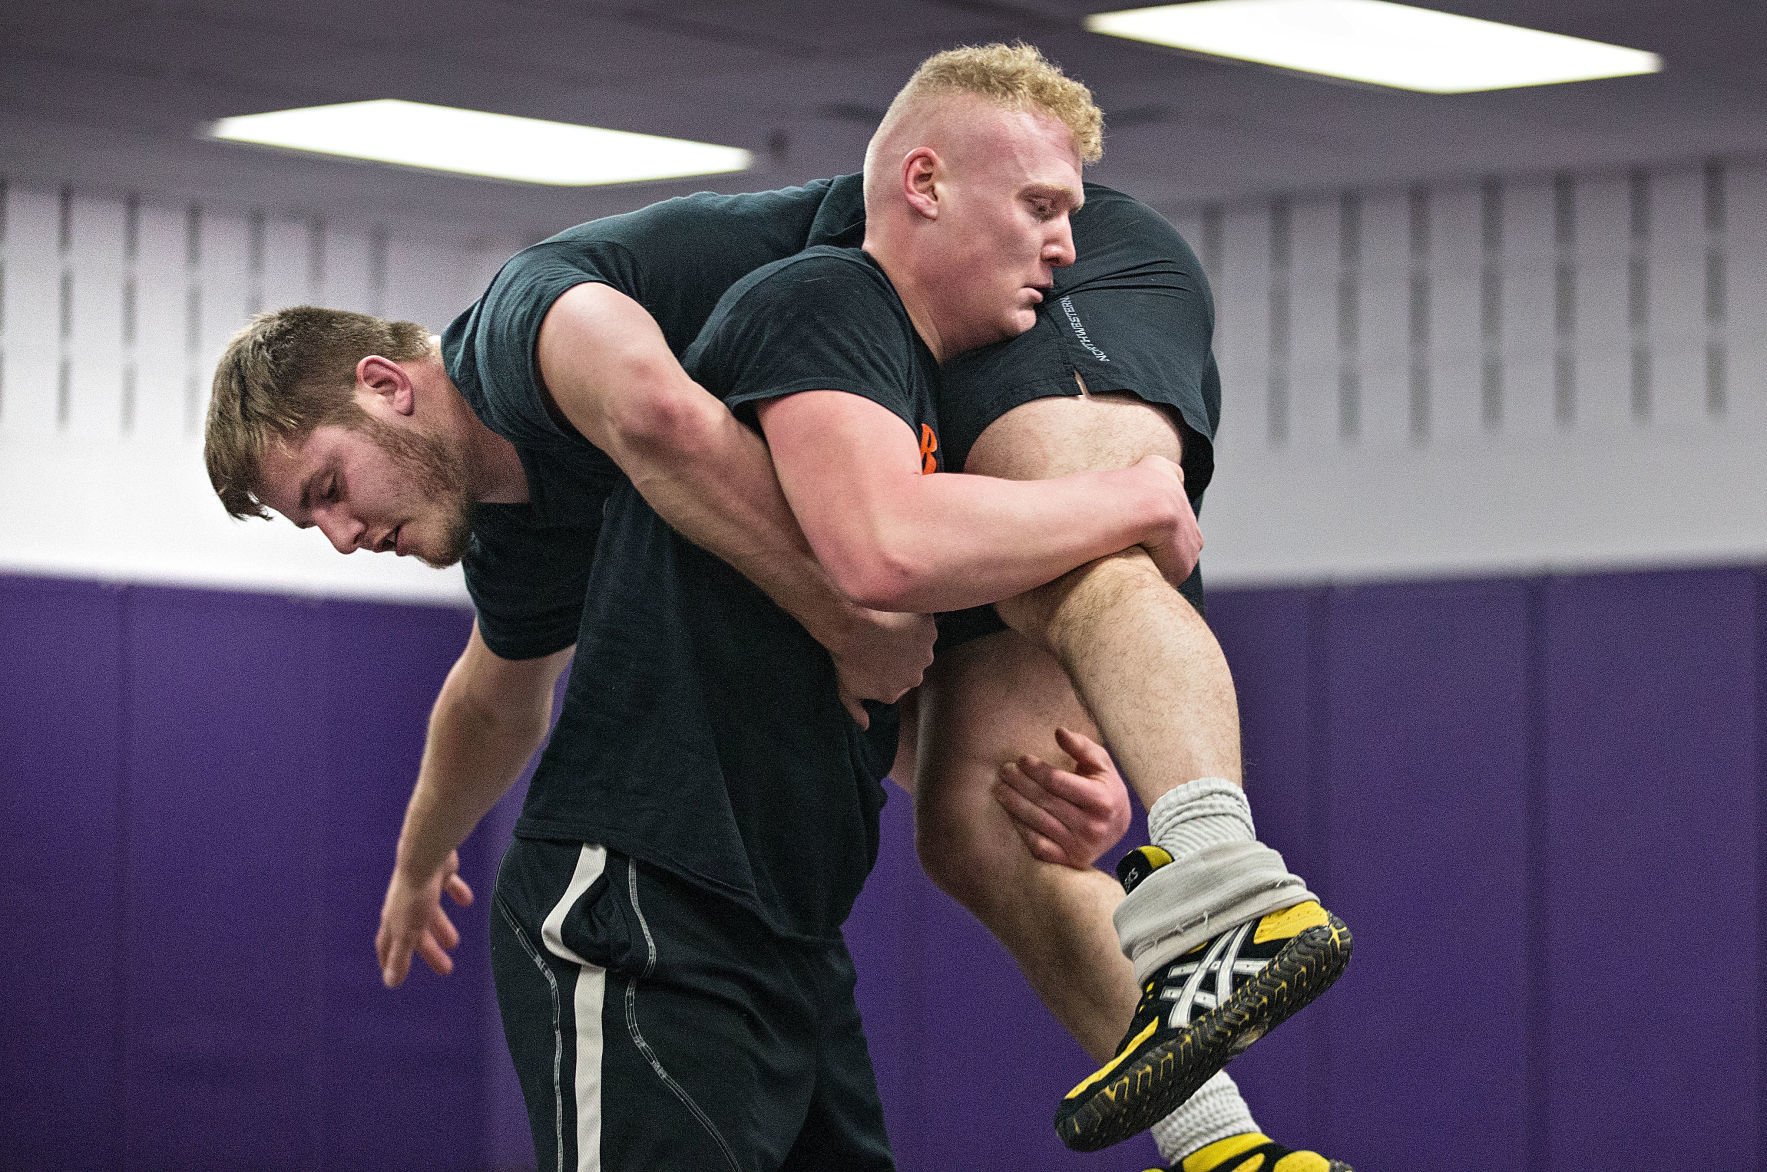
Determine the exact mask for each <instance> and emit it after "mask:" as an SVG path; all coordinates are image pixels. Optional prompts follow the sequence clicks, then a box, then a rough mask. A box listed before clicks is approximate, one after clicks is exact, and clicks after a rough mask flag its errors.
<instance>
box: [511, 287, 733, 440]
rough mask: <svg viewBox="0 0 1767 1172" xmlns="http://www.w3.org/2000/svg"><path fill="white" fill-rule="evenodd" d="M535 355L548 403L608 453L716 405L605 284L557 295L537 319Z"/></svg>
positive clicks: (637, 308) (637, 311)
mask: <svg viewBox="0 0 1767 1172" xmlns="http://www.w3.org/2000/svg"><path fill="white" fill-rule="evenodd" d="M536 357H537V359H538V361H539V365H540V376H541V378H542V379H543V380H544V382H545V385H546V391H547V394H548V395H550V397H551V399H552V404H553V406H554V407H555V408H557V410H558V411H559V413H560V414H562V415H563V416H564V417H565V418H566V419H568V420H569V421H570V423H571V425H572V426H573V427H575V428H576V429H577V431H578V432H580V433H581V434H582V435H583V437H584V438H585V439H587V440H589V442H591V443H593V444H595V445H596V446H597V447H599V448H602V449H603V450H604V451H607V452H609V453H610V454H614V453H615V452H616V450H617V449H618V448H619V447H620V446H621V445H622V443H623V442H624V441H625V440H626V439H627V438H628V437H631V436H633V435H642V434H650V433H652V432H666V431H667V430H668V429H669V427H670V426H671V423H670V420H671V418H672V415H673V414H674V413H677V412H679V411H682V410H692V411H697V410H704V409H706V408H708V407H710V406H712V405H713V404H714V403H715V400H713V399H711V397H710V396H709V395H707V394H706V393H705V391H703V390H702V389H700V387H699V385H698V384H697V383H695V382H694V381H693V380H692V379H690V378H688V377H687V373H686V372H685V371H683V370H682V369H681V364H680V362H678V361H676V358H675V355H674V353H673V352H671V351H670V349H669V343H668V341H667V340H666V339H665V338H664V337H663V332H662V330H661V329H660V328H659V327H658V326H657V324H656V321H655V320H654V319H652V318H651V316H650V314H649V312H647V311H646V310H645V308H644V307H643V306H642V305H640V304H638V302H636V301H634V300H632V298H630V297H628V296H626V295H625V294H624V293H621V292H620V291H619V290H618V289H615V288H613V287H612V286H609V285H603V284H598V283H593V282H591V283H585V284H582V285H577V286H574V287H573V288H571V289H569V290H567V291H566V292H565V293H564V294H562V295H561V296H560V297H559V298H558V300H557V301H555V302H554V303H553V305H552V308H551V309H550V310H548V311H547V314H546V318H545V320H544V321H542V322H541V324H540V339H539V343H538V346H537V353H536Z"/></svg>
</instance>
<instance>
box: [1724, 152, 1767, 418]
mask: <svg viewBox="0 0 1767 1172" xmlns="http://www.w3.org/2000/svg"><path fill="white" fill-rule="evenodd" d="M1723 191H1724V196H1723V198H1724V224H1725V227H1724V273H1725V276H1726V278H1727V279H1726V281H1725V289H1724V294H1723V302H1724V305H1723V309H1724V342H1725V348H1726V355H1727V359H1728V363H1727V365H1728V376H1729V377H1728V379H1727V383H1728V386H1729V400H1730V404H1731V406H1732V408H1733V410H1734V411H1735V412H1736V413H1737V414H1738V415H1739V416H1740V417H1741V418H1743V419H1745V420H1754V421H1756V422H1757V423H1758V422H1759V421H1761V420H1763V419H1767V164H1763V163H1751V164H1748V165H1746V166H1744V165H1737V166H1733V167H1727V168H1726V169H1725V176H1724V188H1723Z"/></svg>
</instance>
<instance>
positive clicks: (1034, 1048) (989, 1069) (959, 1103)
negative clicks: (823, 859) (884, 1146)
mask: <svg viewBox="0 0 1767 1172" xmlns="http://www.w3.org/2000/svg"><path fill="white" fill-rule="evenodd" d="M847 938H848V940H849V941H850V942H851V944H850V946H851V949H852V952H853V959H854V963H855V965H856V966H857V967H858V970H859V1005H860V1009H861V1011H862V1012H863V1013H864V1015H865V1021H866V1037H867V1039H868V1040H869V1042H870V1046H871V1053H872V1061H873V1065H874V1066H875V1067H876V1069H877V1076H878V1087H879V1090H880V1092H881V1094H882V1095H883V1101H884V1110H885V1121H886V1123H887V1125H888V1126H889V1130H890V1140H891V1143H892V1145H893V1146H894V1148H895V1153H896V1161H897V1166H898V1167H899V1168H900V1169H901V1172H946V1170H948V1169H953V1168H964V1169H984V1168H998V1169H1015V1170H1016V1169H1021V1168H1075V1169H1083V1168H1096V1169H1100V1170H1103V1169H1113V1170H1116V1169H1122V1168H1125V1167H1128V1166H1129V1165H1131V1164H1133V1165H1134V1167H1136V1168H1142V1167H1146V1166H1147V1165H1148V1164H1150V1163H1153V1162H1155V1159H1156V1153H1155V1152H1154V1149H1153V1145H1152V1144H1151V1143H1149V1142H1147V1141H1135V1142H1132V1143H1129V1144H1124V1145H1123V1146H1121V1147H1118V1148H1114V1149H1112V1150H1110V1151H1108V1152H1101V1153H1096V1154H1092V1155H1079V1154H1076V1153H1073V1152H1070V1151H1068V1150H1067V1149H1066V1148H1065V1147H1063V1146H1062V1144H1061V1141H1060V1140H1059V1139H1058V1138H1056V1134H1055V1128H1054V1123H1053V1121H1054V1117H1055V1107H1056V1104H1057V1103H1058V1102H1060V1100H1061V1096H1062V1095H1064V1094H1066V1093H1067V1091H1068V1089H1069V1088H1070V1087H1072V1086H1073V1085H1074V1083H1076V1082H1078V1081H1080V1079H1081V1078H1083V1077H1085V1076H1086V1075H1087V1074H1089V1073H1090V1072H1091V1070H1092V1068H1093V1063H1092V1062H1091V1061H1090V1060H1089V1059H1088V1058H1087V1057H1086V1055H1085V1053H1084V1052H1083V1051H1082V1050H1081V1049H1080V1048H1079V1046H1078V1045H1076V1044H1075V1043H1074V1042H1072V1041H1071V1040H1070V1039H1069V1038H1068V1036H1067V1035H1066V1034H1065V1033H1064V1032H1063V1031H1062V1029H1061V1028H1060V1026H1058V1025H1057V1024H1056V1022H1055V1020H1054V1018H1052V1017H1051V1016H1050V1015H1049V1013H1048V1012H1047V1011H1046V1010H1045V1009H1044V1008H1043V1006H1042V1004H1041V1003H1040V1002H1039V1001H1038V1000H1037V997H1036V995H1035V994H1034V993H1033V992H1031V989H1030V987H1029V986H1028V985H1027V984H1026V983H1025V981H1024V979H1023V978H1022V977H1021V976H1020V975H1019V973H1018V970H1017V969H1016V968H1015V967H1014V965H1013V962H1012V959H1011V957H1010V956H1009V955H1008V954H1007V952H1006V950H1005V949H1004V948H1002V947H1001V946H1000V945H999V944H998V943H997V942H996V941H995V940H994V938H993V937H992V936H991V935H990V934H989V933H988V932H987V930H986V929H984V928H983V927H982V926H981V925H980V924H979V923H978V922H977V921H976V920H975V919H973V918H972V917H971V916H970V915H969V913H968V912H966V911H964V910H963V909H962V908H961V907H959V906H958V905H957V904H956V903H955V902H954V901H953V900H951V899H950V898H949V897H947V896H946V895H945V894H944V893H943V892H941V891H939V890H938V889H937V888H935V887H934V886H933V885H932V883H931V882H929V881H928V880H927V878H926V876H925V875H924V874H922V873H921V870H920V865H919V863H918V861H917V860H916V859H915V856H914V824H913V804H912V801H911V800H910V798H909V797H908V795H906V794H904V793H902V792H901V791H900V790H897V789H895V788H894V787H891V797H890V801H889V803H888V804H887V805H886V806H885V807H884V826H883V841H882V846H881V849H880V851H879V857H878V862H877V867H876V868H875V869H874V870H873V872H872V875H871V879H870V881H869V882H868V883H867V885H866V890H865V891H864V893H863V894H862V895H861V897H860V901H859V904H858V906H857V907H856V908H855V909H854V913H853V917H852V919H851V920H849V922H848V928H847ZM1125 1024H1127V1023H1125ZM1137 1160H1140V1161H1141V1163H1135V1161H1137Z"/></svg>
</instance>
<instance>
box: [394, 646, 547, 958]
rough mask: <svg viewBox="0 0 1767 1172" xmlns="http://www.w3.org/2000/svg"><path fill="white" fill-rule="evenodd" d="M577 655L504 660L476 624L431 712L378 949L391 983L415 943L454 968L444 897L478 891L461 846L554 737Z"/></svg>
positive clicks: (466, 898)
mask: <svg viewBox="0 0 1767 1172" xmlns="http://www.w3.org/2000/svg"><path fill="white" fill-rule="evenodd" d="M570 658H571V652H570V650H569V649H566V650H564V651H560V652H558V653H556V654H554V655H549V656H545V657H543V658H540V659H521V660H512V659H503V658H501V657H499V656H498V655H496V654H495V653H493V652H492V651H491V649H490V648H489V647H487V646H485V642H484V640H483V639H482V638H480V637H479V630H478V626H477V625H476V624H475V625H474V626H473V629H472V634H471V636H469V637H468V639H467V642H466V649H465V650H464V651H462V652H461V653H460V658H459V660H457V661H456V662H455V664H454V667H453V668H452V669H451V670H450V671H449V672H448V678H447V680H446V681H445V682H444V683H443V684H442V690H441V693H440V694H439V695H438V696H437V697H436V704H435V708H434V709H433V710H432V711H431V712H430V721H429V737H428V739H427V740H426V741H425V743H424V750H423V763H422V765H421V766H420V767H419V769H418V774H417V784H416V786H415V787H414V788H413V790H412V792H411V801H410V803H409V804H408V805H407V806H406V808H405V824H404V826H403V828H402V829H401V830H400V832H399V846H398V851H397V855H396V859H395V862H394V865H393V874H392V878H391V879H390V880H389V881H388V883H387V894H386V900H385V902H384V903H383V904H382V906H381V919H380V931H379V933H378V934H377V936H376V937H375V953H376V955H377V957H378V959H379V961H380V967H381V978H382V980H384V981H385V982H386V984H387V985H388V987H397V986H398V985H399V984H400V983H401V982H403V981H404V979H405V975H406V973H407V972H409V970H410V967H411V954H412V953H413V952H416V953H417V954H418V955H420V956H422V957H423V958H424V960H425V961H426V962H427V963H428V964H429V966H430V967H431V968H433V969H435V970H436V971H437V972H438V973H447V972H448V971H450V970H451V969H452V968H453V962H452V961H451V960H450V959H449V958H448V953H447V950H448V949H450V948H452V947H454V945H455V944H457V943H459V939H460V937H459V934H458V933H457V932H455V931H454V925H453V924H452V923H451V922H450V921H449V919H448V916H447V914H446V913H445V912H444V911H443V910H442V905H441V897H442V894H443V892H444V891H446V892H447V893H448V894H449V895H450V896H451V897H452V898H453V899H454V900H455V902H456V903H462V904H464V903H470V902H471V900H472V892H471V889H470V888H468V887H466V884H465V882H464V881H463V880H461V879H460V877H459V874H458V868H459V861H458V857H457V856H456V854H455V851H456V848H458V847H459V846H460V844H461V843H462V842H464V841H466V836H467V835H468V834H470V833H472V829H473V827H475V826H477V825H478V823H479V820H480V819H481V818H483V817H484V816H485V814H486V813H487V812H488V811H489V810H490V809H491V807H492V806H494V805H496V804H497V799H499V798H501V797H502V796H503V795H504V793H506V792H507V791H508V789H509V787H510V786H511V785H513V784H514V783H515V779H516V778H517V777H519V776H521V771H522V768H523V767H524V766H525V765H526V764H527V763H528V759H529V758H530V757H532V756H533V755H534V750H536V749H538V748H539V747H540V744H541V742H542V741H543V740H545V737H546V730H547V728H548V726H549V725H550V722H551V716H552V690H553V687H554V685H555V684H556V683H557V682H558V677H559V676H560V674H562V673H563V671H564V669H565V667H566V665H568V664H569V663H570Z"/></svg>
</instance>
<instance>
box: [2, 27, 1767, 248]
mask: <svg viewBox="0 0 1767 1172" xmlns="http://www.w3.org/2000/svg"><path fill="white" fill-rule="evenodd" d="M1122 6H1123V5H1122V4H1121V3H1109V2H1106V3H1090V4H1087V3H1061V2H1059V0H880V2H874V3H868V4H857V3H841V2H840V0H816V2H813V0H760V2H755V3H742V2H737V0H724V2H720V0H636V2H626V3H593V2H591V3H565V2H562V0H471V2H467V0H427V2H423V3H418V2H415V0H351V2H345V0H312V2H307V3H290V4H284V5H279V6H274V7H272V6H268V5H263V6H260V5H248V4H243V3H221V2H219V0H187V2H183V3H163V2H156V0H137V2H127V0H56V2H53V3H51V2H49V0H13V3H11V4H10V5H8V6H6V7H5V8H3V9H0V177H7V178H11V179H13V180H15V181H21V182H32V181H36V182H50V183H67V184H74V185H78V186H80V187H82V188H85V189H89V190H99V191H106V192H141V193H144V194H151V195H153V196H155V197H168V198H175V199H190V200H195V201H200V202H203V203H205V204H207V205H216V206H234V207H254V208H263V209H265V210H270V211H277V212H293V213H311V214H315V215H320V216H337V217H350V218H354V219H371V220H377V221H387V220H391V221H400V222H415V223H423V224H433V225H441V226H447V227H448V228H449V229H450V230H458V231H464V232H467V233H471V234H478V235H482V236H485V237H487V238H508V237H532V236H534V235H537V234H543V233H545V232H548V231H551V230H553V229H556V228H558V227H562V226H564V225H566V224H569V223H574V222H576V221H578V220H581V219H586V218H589V217H592V216H595V215H601V214H606V213H610V212H615V211H620V210H624V209H626V208H630V207H634V206H637V205H639V204H642V203H645V202H649V201H650V200H653V199H658V198H662V197H664V196H668V195H674V194H679V193H681V192H685V191H691V190H695V189H697V188H699V187H702V186H715V187H717V188H718V189H720V190H741V189H744V188H765V187H773V186H779V185H783V184H787V183H792V182H797V181H800V180H803V179H806V178H810V177H813V176H818V175H825V174H832V173H836V172H840V171H844V170H851V169H853V168H855V167H856V166H857V165H858V162H859V159H860V156H861V153H862V151H863V149H864V144H865V140H866V137H867V135H868V133H869V131H870V128H871V125H872V124H873V123H874V122H875V120H876V118H877V116H878V115H879V113H881V111H882V109H883V107H884V105H885V104H886V103H887V102H888V100H889V98H890V95H891V94H892V93H893V92H894V90H895V89H896V87H897V86H899V85H900V83H901V82H902V80H903V79H904V78H905V77H906V76H907V74H908V73H909V71H910V70H911V69H912V68H913V66H914V64H915V63H916V62H917V61H919V60H920V59H921V58H922V57H924V56H926V55H927V54H929V53H931V52H934V51H936V50H938V49H941V48H945V47H948V46H950V45H954V44H960V43H966V42H979V41H988V40H1000V39H1011V38H1015V37H1018V38H1024V39H1026V40H1029V41H1032V42H1034V43H1036V44H1037V45H1039V46H1041V47H1042V48H1043V50H1044V51H1045V52H1046V53H1047V54H1048V55H1049V56H1051V57H1053V58H1055V59H1056V60H1058V61H1060V62H1061V63H1062V64H1063V65H1064V66H1065V67H1066V68H1067V69H1068V70H1069V72H1071V73H1073V74H1074V75H1076V76H1078V77H1080V78H1082V79H1084V80H1085V81H1087V82H1088V83H1089V84H1090V85H1091V86H1092V87H1093V89H1094V90H1095V92H1096V93H1097V95H1098V98H1099V101H1100V104H1101V105H1102V106H1103V107H1104V110H1105V113H1106V116H1107V122H1108V127H1109V136H1108V139H1107V151H1106V156H1105V159H1104V161H1103V163H1101V164H1100V165H1099V166H1098V167H1096V168H1095V169H1094V171H1093V174H1094V175H1095V176H1096V177H1098V178H1100V179H1101V180H1103V181H1105V182H1108V183H1111V184H1113V185H1115V186H1118V187H1121V188H1123V189H1125V190H1127V191H1130V192H1132V193H1134V194H1136V195H1139V196H1141V197H1142V198H1143V199H1146V200H1148V201H1149V202H1151V203H1154V204H1155V205H1156V206H1162V207H1178V206H1181V205H1184V204H1189V203H1194V202H1199V201H1216V200H1218V201H1233V200H1236V199H1243V198H1248V197H1253V196H1258V195H1265V194H1270V193H1274V192H1298V191H1308V190H1319V189H1329V188H1335V187H1344V186H1359V187H1366V186H1386V185H1404V184H1409V183H1414V182H1420V181H1425V180H1441V179H1449V178H1455V177H1476V176H1482V175H1487V174H1493V173H1502V174H1513V173H1534V172H1550V171H1557V170H1576V171H1590V170H1601V169H1606V168H1616V169H1618V168H1625V167H1628V166H1634V165H1641V164H1657V163H1666V162H1677V161H1694V160H1699V159H1704V158H1709V157H1714V156H1727V157H1739V156H1751V155H1758V154H1762V153H1767V54H1763V53H1762V51H1761V46H1762V45H1763V44H1764V43H1767V4H1763V3H1761V2H1760V0H1748V2H1738V0H1681V2H1679V3H1668V2H1658V0H1651V2H1642V0H1630V2H1628V0H1617V2H1611V3H1603V2H1599V0H1565V2H1562V3H1547V4H1542V3H1538V2H1530V3H1524V2H1522V0H1449V2H1442V0H1433V6H1434V7H1438V8H1442V9H1444V10H1448V11H1454V12H1458V13H1462V14H1465V15H1469V16H1479V17H1484V18H1487V19H1493V20H1505V21H1512V22H1515V23H1522V24H1528V25H1531V26H1533V27H1537V28H1544V29H1548V30H1550V31H1554V32H1561V33H1568V34H1572V35H1576V36H1581V37H1588V38H1593V39H1596V40H1604V41H1610V42H1614V43H1618V44H1623V45H1627V46H1631V47H1634V48H1642V49H1650V50H1653V51H1655V52H1658V53H1660V54H1662V55H1663V57H1664V58H1665V59H1666V61H1667V67H1666V69H1665V71H1664V72H1663V73H1661V74H1657V75H1654V76H1648V77H1634V78H1621V79H1614V80H1608V81H1597V82H1586V83H1581V84H1577V85H1570V86H1554V87H1546V88H1539V89H1525V90H1509V91H1498V92H1492V93H1484V94H1470V95H1460V96H1437V95H1424V94H1414V93H1401V92H1396V91H1388V90H1379V89H1372V88H1368V87H1363V86H1357V85H1351V84H1344V83H1335V82H1330V81H1325V80H1321V79H1318V78H1313V77H1306V76H1300V75H1292V74H1285V73H1280V72H1277V71H1274V70H1269V69H1265V68H1260V67H1256V66H1251V65H1243V64H1236V63H1229V62H1224V61H1215V60H1207V59H1202V58H1197V57H1192V56H1186V55H1184V54H1181V53H1177V52H1174V51H1171V50H1167V49H1160V48H1156V47H1153V46H1148V45H1142V44H1137V43H1133V42H1129V41H1122V40H1115V39H1111V38H1106V37H1101V36H1097V35H1094V34H1091V33H1087V32H1085V31H1084V30H1083V29H1082V28H1081V21H1082V19H1083V18H1084V17H1085V16H1086V15H1087V14H1088V13H1090V12H1093V11H1103V10H1107V9H1110V8H1118V7H1122ZM375 97H397V98H406V99H410V100H415V101H423V102H435V103H442V104H448V105H456V106H465V107H470V108H473V109H481V110H492V111H498V112H502V113H509V114H520V115H527V116H531V117H539V118H553V119H559V120H563V121H570V122H582V123H589V124H593V125H600V126H608V127H613V128H616V129H622V130H634V131H642V132H645V133H650V134H663V135H673V136H678V137H682V138H689V139H695V140H699V141H704V142H715V143H723V144H727V145H731V146H740V147H745V148H748V149H750V150H752V151H754V152H755V153H756V160H757V161H756V166H755V168H754V170H752V171H751V172H748V173H745V174H742V175H737V176H719V177H716V178H714V179H710V180H705V181H700V182H695V181H691V180H690V181H682V182H669V183H649V184H637V185H627V186H620V187H603V188H580V189H542V188H532V187H523V186H517V185H512V184H506V183H499V182H494V181H488V180H475V179H465V178H454V177H448V176H442V175H431V174H423V173H418V172H412V171H401V170H396V169H391V168H385V167H377V166H373V165H369V164H362V163H354V162H348V161H342V160H331V159H317V158H310V157H301V156H295V155H289V154H282V153H277V152H273V151H268V150H262V149H253V148H247V147H239V146H229V145H222V144H219V143H212V142H206V141H203V140H201V139H200V138H199V137H198V130H199V128H200V127H201V126H203V125H204V124H205V123H207V122H209V121H211V120H213V119H216V118H220V117H224V116H227V115H234V114H247V113H256V112H260V111H264V110H272V109H279V108H284V107H288V106H299V105H315V104H320V103H328V102H344V101H355V100H360V99H365V98H375Z"/></svg>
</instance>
